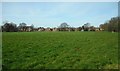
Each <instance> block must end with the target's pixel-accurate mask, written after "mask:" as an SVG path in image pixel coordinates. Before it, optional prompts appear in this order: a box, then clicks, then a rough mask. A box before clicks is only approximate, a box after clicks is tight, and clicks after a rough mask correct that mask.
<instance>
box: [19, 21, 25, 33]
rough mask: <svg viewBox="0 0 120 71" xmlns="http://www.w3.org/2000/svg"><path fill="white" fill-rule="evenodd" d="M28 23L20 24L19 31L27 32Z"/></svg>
mask: <svg viewBox="0 0 120 71" xmlns="http://www.w3.org/2000/svg"><path fill="white" fill-rule="evenodd" d="M26 25H27V24H26V23H24V22H22V23H20V24H19V26H18V29H19V31H25V30H26Z"/></svg>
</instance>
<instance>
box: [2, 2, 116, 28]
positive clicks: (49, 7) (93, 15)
mask: <svg viewBox="0 0 120 71" xmlns="http://www.w3.org/2000/svg"><path fill="white" fill-rule="evenodd" d="M116 16H118V3H117V2H3V3H2V20H3V21H6V20H7V21H10V22H14V23H16V24H17V25H19V23H21V22H25V23H26V24H27V25H31V24H33V25H34V26H35V27H58V26H59V25H60V24H61V23H63V22H66V23H67V24H68V25H70V26H71V27H79V26H82V25H84V24H85V23H90V24H91V26H96V27H98V26H99V25H100V24H103V23H104V22H106V21H108V20H110V19H111V18H112V17H116Z"/></svg>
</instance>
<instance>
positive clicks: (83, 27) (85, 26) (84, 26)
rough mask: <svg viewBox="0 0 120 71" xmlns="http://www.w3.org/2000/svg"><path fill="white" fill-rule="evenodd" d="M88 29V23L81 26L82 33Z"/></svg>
mask: <svg viewBox="0 0 120 71" xmlns="http://www.w3.org/2000/svg"><path fill="white" fill-rule="evenodd" d="M89 28H90V23H86V24H84V25H83V26H82V29H83V30H84V31H88V30H89Z"/></svg>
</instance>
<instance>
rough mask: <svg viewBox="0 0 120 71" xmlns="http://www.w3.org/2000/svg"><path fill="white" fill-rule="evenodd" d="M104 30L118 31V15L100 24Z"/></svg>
mask: <svg viewBox="0 0 120 71" xmlns="http://www.w3.org/2000/svg"><path fill="white" fill-rule="evenodd" d="M100 28H102V29H104V30H105V31H110V32H111V31H113V32H120V17H113V18H111V19H110V20H109V21H107V22H105V23H104V24H101V25H100Z"/></svg>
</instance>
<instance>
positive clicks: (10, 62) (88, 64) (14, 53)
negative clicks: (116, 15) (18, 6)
mask: <svg viewBox="0 0 120 71" xmlns="http://www.w3.org/2000/svg"><path fill="white" fill-rule="evenodd" d="M2 37H3V42H2V44H3V45H2V49H3V50H2V53H3V60H2V63H3V68H4V69H117V68H118V34H117V33H111V32H11V33H7V32H4V33H3V36H2Z"/></svg>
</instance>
